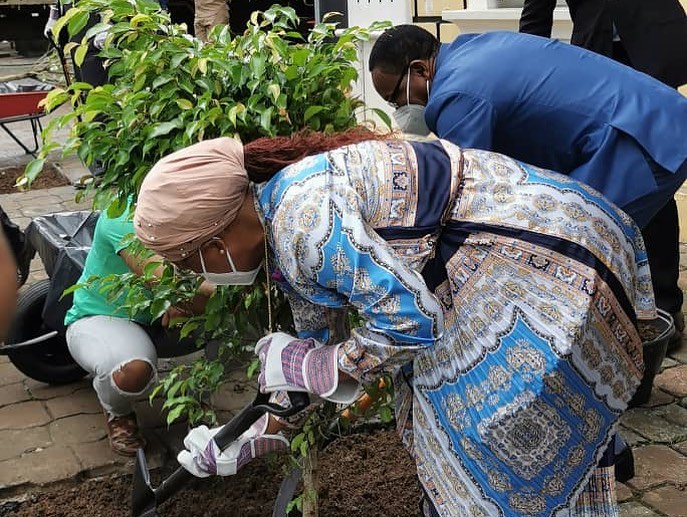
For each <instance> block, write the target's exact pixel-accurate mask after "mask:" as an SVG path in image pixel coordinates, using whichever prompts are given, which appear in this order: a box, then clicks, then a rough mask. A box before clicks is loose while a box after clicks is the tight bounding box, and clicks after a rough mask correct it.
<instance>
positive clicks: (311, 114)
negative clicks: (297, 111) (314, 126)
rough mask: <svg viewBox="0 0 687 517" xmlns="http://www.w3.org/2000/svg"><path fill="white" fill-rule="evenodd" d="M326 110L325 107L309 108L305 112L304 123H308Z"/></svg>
mask: <svg viewBox="0 0 687 517" xmlns="http://www.w3.org/2000/svg"><path fill="white" fill-rule="evenodd" d="M324 110H325V107H324V106H309V107H308V109H306V110H305V114H304V115H303V122H306V123H307V122H308V121H309V120H310V119H311V118H313V117H314V116H315V115H317V114H318V113H321V112H322V111H324Z"/></svg>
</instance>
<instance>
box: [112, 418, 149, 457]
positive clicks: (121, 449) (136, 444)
mask: <svg viewBox="0 0 687 517" xmlns="http://www.w3.org/2000/svg"><path fill="white" fill-rule="evenodd" d="M107 436H108V437H109V438H110V447H111V448H112V450H113V451H114V452H115V453H116V454H119V455H121V456H129V457H130V456H136V451H137V450H138V449H142V448H144V447H145V446H146V439H145V438H144V437H143V435H142V434H141V431H140V430H139V429H138V424H137V423H136V415H135V414H134V413H129V414H128V415H125V416H118V417H114V418H112V419H110V418H108V421H107Z"/></svg>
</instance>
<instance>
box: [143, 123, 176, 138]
mask: <svg viewBox="0 0 687 517" xmlns="http://www.w3.org/2000/svg"><path fill="white" fill-rule="evenodd" d="M179 127H180V124H179V122H177V121H174V122H162V123H161V124H157V125H156V126H155V127H154V128H153V130H152V131H151V132H150V135H149V138H157V137H158V136H165V135H167V134H169V133H170V132H171V131H173V130H175V129H177V128H179Z"/></svg>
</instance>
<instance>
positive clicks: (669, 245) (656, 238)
mask: <svg viewBox="0 0 687 517" xmlns="http://www.w3.org/2000/svg"><path fill="white" fill-rule="evenodd" d="M613 59H615V60H616V61H618V62H620V63H623V64H624V65H627V66H632V63H631V62H630V58H629V56H628V55H627V52H626V51H625V47H623V45H622V43H620V42H619V41H616V42H614V43H613ZM642 236H643V237H644V244H645V245H646V252H647V255H648V256H649V267H651V282H652V283H653V286H654V296H655V297H656V306H657V307H658V308H659V309H663V310H664V311H667V312H669V313H670V314H675V313H676V312H680V311H681V310H682V299H683V295H682V289H680V288H679V287H678V285H677V281H678V277H679V276H680V222H679V219H678V214H677V203H676V202H675V199H671V200H670V201H668V203H667V204H666V205H665V206H664V207H663V208H662V209H661V210H660V211H659V212H658V213H657V214H656V215H655V216H654V218H653V219H652V220H651V221H649V224H647V225H646V226H645V227H644V228H642Z"/></svg>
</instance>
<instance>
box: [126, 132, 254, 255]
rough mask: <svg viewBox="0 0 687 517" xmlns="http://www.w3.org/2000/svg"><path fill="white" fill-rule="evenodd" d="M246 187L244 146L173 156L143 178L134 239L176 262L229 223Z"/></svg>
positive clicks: (204, 145)
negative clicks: (135, 237)
mask: <svg viewBox="0 0 687 517" xmlns="http://www.w3.org/2000/svg"><path fill="white" fill-rule="evenodd" d="M248 183H249V180H248V175H247V174H246V170H245V169H244V167H243V145H242V144H241V142H239V141H238V140H235V139H233V138H216V139H214V140H206V141H204V142H200V143H198V144H195V145H192V146H190V147H186V148H185V149H182V150H180V151H177V152H175V153H172V154H170V155H169V156H166V157H165V158H163V159H162V160H160V161H159V162H157V163H156V164H155V166H154V167H153V168H152V169H151V170H150V172H149V173H148V175H147V176H146V178H145V179H144V180H143V184H142V185H141V191H140V192H139V194H138V203H137V205H136V211H135V213H134V228H135V231H136V236H137V237H138V238H139V239H140V240H141V242H142V243H143V244H144V245H145V246H146V247H147V248H148V249H150V250H152V251H154V252H156V253H158V254H159V255H162V256H163V257H165V258H166V259H168V260H171V261H178V260H181V259H183V258H185V257H186V256H188V255H190V254H191V253H193V252H194V251H196V250H197V249H198V248H199V247H200V246H201V245H202V244H203V243H205V242H207V241H208V240H209V239H210V238H211V237H213V236H215V235H217V234H218V233H220V232H221V231H222V230H224V228H226V227H227V226H229V225H230V224H231V223H232V221H233V220H234V219H235V218H236V215H237V214H238V212H239V209H240V208H241V205H242V204H243V201H244V198H245V195H246V189H247V188H248Z"/></svg>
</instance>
